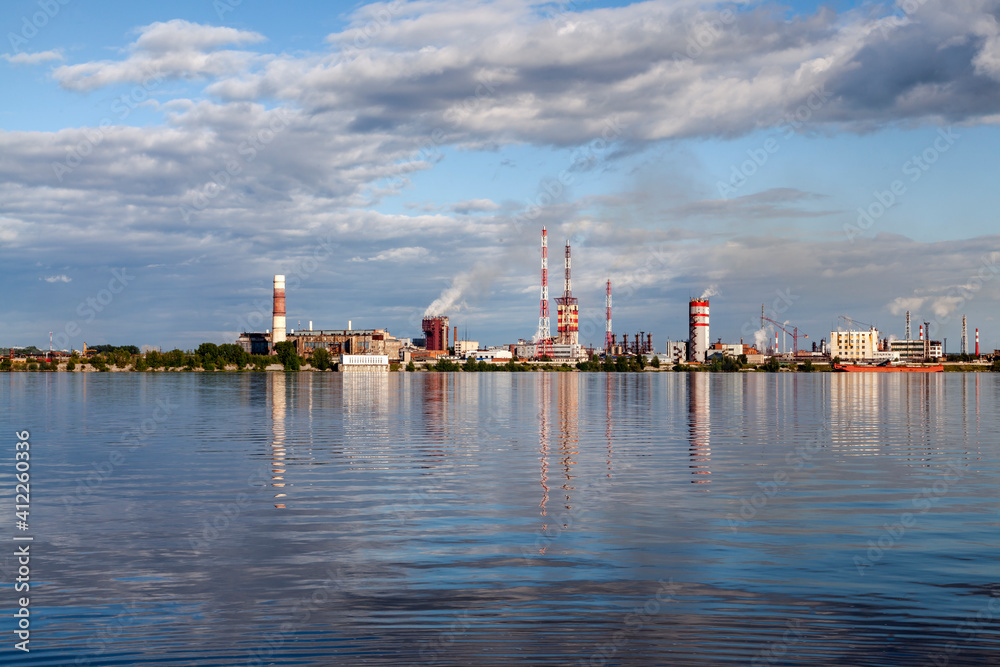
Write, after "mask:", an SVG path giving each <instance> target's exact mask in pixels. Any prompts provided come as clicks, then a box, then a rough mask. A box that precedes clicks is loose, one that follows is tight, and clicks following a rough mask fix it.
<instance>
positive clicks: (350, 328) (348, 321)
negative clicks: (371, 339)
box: [347, 320, 353, 331]
mask: <svg viewBox="0 0 1000 667" xmlns="http://www.w3.org/2000/svg"><path fill="white" fill-rule="evenodd" d="M347 330H348V331H353V329H352V327H351V321H350V320H347Z"/></svg>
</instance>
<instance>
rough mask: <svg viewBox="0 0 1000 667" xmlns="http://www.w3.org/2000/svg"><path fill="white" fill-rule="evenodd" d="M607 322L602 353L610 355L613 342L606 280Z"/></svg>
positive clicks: (609, 288) (609, 284)
mask: <svg viewBox="0 0 1000 667" xmlns="http://www.w3.org/2000/svg"><path fill="white" fill-rule="evenodd" d="M607 295H608V298H607V306H606V307H607V314H606V318H607V321H606V322H605V324H604V351H605V352H606V353H608V354H611V348H612V347H614V344H615V341H614V336H613V334H612V333H611V280H610V279H609V280H608V287H607Z"/></svg>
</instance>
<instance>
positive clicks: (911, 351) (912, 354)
mask: <svg viewBox="0 0 1000 667" xmlns="http://www.w3.org/2000/svg"><path fill="white" fill-rule="evenodd" d="M889 349H890V350H892V351H893V352H896V353H897V354H898V355H899V358H900V359H902V360H903V361H923V360H924V356H925V354H924V352H925V351H924V341H922V340H891V341H889ZM943 356H944V351H943V350H942V348H941V341H939V340H932V341H930V358H931V359H940V358H941V357H943Z"/></svg>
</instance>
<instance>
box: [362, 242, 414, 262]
mask: <svg viewBox="0 0 1000 667" xmlns="http://www.w3.org/2000/svg"><path fill="white" fill-rule="evenodd" d="M429 254H430V253H429V252H428V250H427V248H422V247H420V246H415V247H407V248H393V249H392V250H385V251H383V252H380V253H378V254H377V255H374V256H372V257H368V258H362V257H354V258H352V259H351V261H352V262H415V261H420V260H424V259H426V258H427V257H428V255H429Z"/></svg>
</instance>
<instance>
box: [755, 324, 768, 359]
mask: <svg viewBox="0 0 1000 667" xmlns="http://www.w3.org/2000/svg"><path fill="white" fill-rule="evenodd" d="M753 346H754V347H755V348H757V351H758V352H760V353H761V354H764V351H765V350H766V349H767V330H766V329H757V330H756V331H754V332H753Z"/></svg>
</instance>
